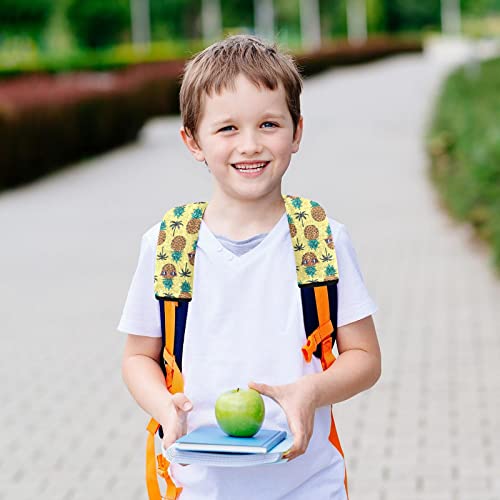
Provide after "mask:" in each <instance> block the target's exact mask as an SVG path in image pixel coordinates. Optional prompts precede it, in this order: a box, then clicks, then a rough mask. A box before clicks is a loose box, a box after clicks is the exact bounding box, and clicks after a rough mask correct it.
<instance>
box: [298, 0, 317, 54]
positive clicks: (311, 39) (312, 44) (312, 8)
mask: <svg viewBox="0 0 500 500" xmlns="http://www.w3.org/2000/svg"><path fill="white" fill-rule="evenodd" d="M300 30H301V33H302V47H304V48H305V49H309V50H311V49H318V48H319V47H321V23H320V19H319V2H318V0H300Z"/></svg>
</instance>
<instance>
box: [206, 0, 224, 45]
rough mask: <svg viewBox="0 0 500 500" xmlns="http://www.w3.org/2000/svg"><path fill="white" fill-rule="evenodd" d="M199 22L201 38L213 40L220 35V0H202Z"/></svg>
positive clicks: (217, 38)
mask: <svg viewBox="0 0 500 500" xmlns="http://www.w3.org/2000/svg"><path fill="white" fill-rule="evenodd" d="M201 8H202V14H201V24H202V32H203V40H205V41H206V42H213V41H215V40H219V39H220V38H221V37H222V14H221V9H220V0H202V5H201Z"/></svg>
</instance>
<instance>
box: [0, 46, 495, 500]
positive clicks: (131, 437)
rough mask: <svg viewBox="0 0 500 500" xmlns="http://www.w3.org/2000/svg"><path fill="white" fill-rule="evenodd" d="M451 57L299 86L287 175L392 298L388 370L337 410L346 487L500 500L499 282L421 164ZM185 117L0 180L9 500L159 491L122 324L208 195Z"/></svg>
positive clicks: (385, 331)
mask: <svg viewBox="0 0 500 500" xmlns="http://www.w3.org/2000/svg"><path fill="white" fill-rule="evenodd" d="M449 55H450V51H447V52H446V53H445V54H443V53H441V52H436V51H431V52H429V53H426V54H424V55H405V56H400V57H395V58H392V59H388V60H385V61H380V62H376V63H372V64H368V65H364V66H359V67H355V68H348V69H342V70H336V71H333V72H326V73H324V74H322V75H319V76H317V77H315V78H313V79H310V80H308V81H307V83H306V86H305V92H304V98H303V112H304V117H305V133H304V139H303V145H302V148H301V151H300V152H299V153H298V154H297V155H296V156H295V157H294V159H293V162H292V166H291V167H290V170H289V172H288V173H287V176H286V178H285V189H284V191H285V192H289V193H292V194H293V193H299V194H301V195H303V196H310V197H312V198H314V199H318V200H321V201H322V203H323V204H324V205H325V206H326V208H327V210H328V212H329V214H331V215H332V216H333V217H334V218H336V219H338V220H340V221H341V222H343V223H345V224H346V226H347V228H348V229H349V232H350V234H351V237H352V239H353V241H354V244H355V247H356V249H357V252H358V256H359V260H360V264H361V268H362V270H363V273H364V276H365V279H366V282H367V284H368V287H369V289H370V290H371V292H372V294H373V296H374V298H375V300H376V302H377V303H378V305H379V308H380V309H379V313H378V314H377V315H376V324H377V329H378V332H379V337H380V343H381V347H382V352H383V365H384V368H383V377H382V379H381V380H380V382H379V383H378V384H377V386H376V387H375V388H374V389H373V390H371V391H368V392H366V393H363V394H361V395H358V396H357V397H355V398H353V399H352V400H351V401H349V402H346V403H342V404H340V405H337V406H336V407H335V413H336V416H337V419H338V427H339V433H340V437H341V440H342V442H343V446H344V449H345V452H346V456H347V465H348V473H349V477H350V486H351V500H420V499H425V500H500V452H499V451H498V450H499V449H500V436H499V434H498V430H499V429H500V365H499V364H498V359H499V357H500V335H499V333H498V325H499V324H500V307H499V304H500V282H499V280H498V279H496V278H495V277H494V273H493V270H492V267H491V265H490V260H489V259H490V257H489V254H488V251H487V249H486V248H485V247H484V246H482V245H480V244H478V243H477V242H476V241H475V240H474V239H473V238H472V237H471V234H470V231H469V229H468V228H467V227H464V226H462V225H458V224H456V223H455V222H453V221H452V220H451V219H450V218H449V217H448V216H447V215H446V214H445V213H443V212H442V211H441V209H440V207H439V200H438V197H437V195H436V194H435V192H434V190H433V188H432V186H431V185H430V183H429V181H428V180H427V177H426V172H427V158H426V155H425V153H424V132H425V130H426V125H427V121H428V117H429V114H430V112H431V110H432V102H433V99H434V98H435V96H436V92H437V90H438V86H439V83H440V82H441V81H442V79H443V77H444V75H445V74H446V72H447V69H448V68H449V67H450V65H451V64H452V62H450V58H449ZM463 57H464V54H463V52H457V53H456V54H455V60H456V61H457V60H460V59H463ZM179 124H180V122H179V119H178V118H167V119H161V120H155V121H153V122H151V123H150V124H149V125H148V126H147V127H146V128H145V129H144V133H143V134H142V136H141V138H140V140H139V141H138V142H136V143H134V144H131V145H129V146H127V147H124V148H121V149H119V150H116V151H114V152H112V153H109V154H106V155H103V156H101V157H99V158H95V159H92V160H88V161H85V162H82V163H81V164H79V165H75V166H74V167H73V168H71V169H68V170H65V171H63V172H60V173H57V174H55V175H52V176H49V177H47V178H45V179H43V180H42V181H39V182H37V183H34V184H32V185H30V186H27V187H25V188H22V189H18V190H15V191H10V192H8V193H4V194H2V195H1V196H0V227H2V245H1V247H0V256H1V261H2V263H3V266H2V280H0V297H1V301H0V304H1V305H0V313H1V318H2V328H1V344H0V345H1V352H2V355H3V362H2V363H1V365H0V375H1V380H2V384H1V386H0V395H1V401H2V407H1V408H2V409H1V412H0V448H1V449H2V454H1V455H0V500H14V499H15V500H28V499H31V498H38V499H43V500H83V499H86V500H87V499H92V500H99V499H110V498H117V499H118V498H119V499H120V500H141V499H145V498H146V495H145V485H144V480H143V470H144V456H143V455H144V453H143V450H144V445H145V437H146V432H145V430H144V429H145V425H146V423H147V417H146V416H145V415H144V414H143V413H142V411H141V410H140V409H138V407H137V406H136V405H135V404H134V403H133V401H132V400H131V397H130V396H129V395H128V393H127V392H126V389H125V387H124V385H123V383H122V381H121V379H120V356H121V351H122V347H123V340H124V338H123V336H122V335H121V334H120V333H116V331H115V329H116V325H117V323H118V319H119V316H120V311H121V307H122V305H123V302H124V300H125V295H126V291H127V288H128V285H129V282H130V279H131V277H132V273H133V271H134V267H135V264H136V259H137V255H138V250H139V242H140V236H141V234H142V233H143V232H144V231H146V230H147V229H148V228H149V227H150V226H151V225H153V224H154V223H155V222H156V221H157V220H158V218H159V217H161V215H162V214H163V212H164V210H165V209H166V208H168V207H170V206H173V205H174V204H177V203H181V202H185V201H187V200H191V199H192V200H194V199H205V198H207V196H208V193H209V188H210V176H209V174H208V173H207V172H206V171H204V169H203V167H201V166H200V165H198V164H196V163H195V162H194V160H192V159H191V158H190V156H189V154H188V153H187V151H185V149H184V146H183V145H182V143H181V141H180V138H179V137H178V133H177V130H178V127H179ZM325 177H326V178H327V179H329V181H330V182H329V183H325V182H323V181H321V182H320V179H324V178H325Z"/></svg>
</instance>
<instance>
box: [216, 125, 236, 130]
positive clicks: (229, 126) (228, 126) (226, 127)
mask: <svg viewBox="0 0 500 500" xmlns="http://www.w3.org/2000/svg"><path fill="white" fill-rule="evenodd" d="M232 129H234V125H226V126H225V127H222V128H221V129H219V132H231V130H232Z"/></svg>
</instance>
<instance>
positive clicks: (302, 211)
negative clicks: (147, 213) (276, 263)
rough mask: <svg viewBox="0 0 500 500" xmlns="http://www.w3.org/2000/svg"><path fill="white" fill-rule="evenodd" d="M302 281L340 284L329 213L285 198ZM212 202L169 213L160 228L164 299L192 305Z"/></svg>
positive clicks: (159, 291)
mask: <svg viewBox="0 0 500 500" xmlns="http://www.w3.org/2000/svg"><path fill="white" fill-rule="evenodd" d="M283 200H284V201H285V208H286V212H287V218H288V225H289V228H290V238H291V243H292V246H293V250H294V255H295V264H296V270H297V282H298V285H299V286H300V287H302V286H320V285H323V284H325V283H328V282H332V281H336V280H338V273H337V257H336V254H335V245H334V242H333V237H332V231H331V228H330V224H329V223H328V219H327V217H326V213H325V211H324V209H323V208H322V207H321V206H320V205H319V204H318V203H316V202H315V201H311V200H308V199H306V198H301V197H299V196H290V195H284V196H283ZM206 207H207V203H206V202H197V203H191V204H188V205H183V206H179V207H175V208H173V209H171V210H169V211H168V212H167V213H166V215H165V217H164V218H163V221H162V222H161V225H160V232H159V235H158V246H157V256H156V267H155V277H154V281H155V294H156V297H157V298H159V299H165V300H185V301H189V300H191V299H192V295H193V280H194V263H195V256H196V245H197V243H198V233H199V231H200V226H201V221H202V218H203V214H204V212H205V209H206Z"/></svg>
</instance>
